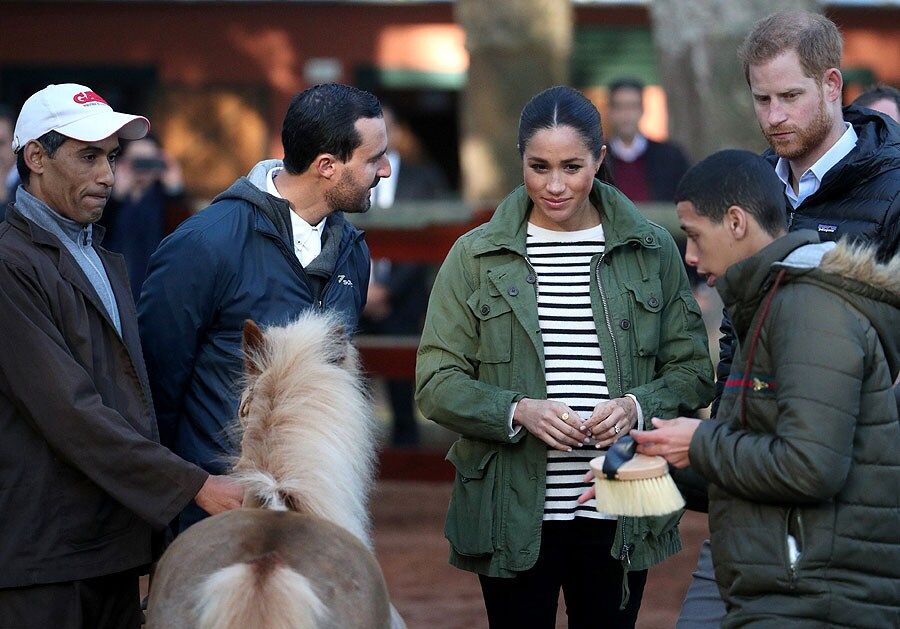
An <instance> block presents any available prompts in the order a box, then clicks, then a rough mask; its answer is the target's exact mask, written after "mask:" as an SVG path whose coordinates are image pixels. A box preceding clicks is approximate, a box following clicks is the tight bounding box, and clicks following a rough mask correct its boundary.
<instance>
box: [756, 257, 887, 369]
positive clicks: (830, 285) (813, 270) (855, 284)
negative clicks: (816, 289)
mask: <svg viewBox="0 0 900 629" xmlns="http://www.w3.org/2000/svg"><path fill="white" fill-rule="evenodd" d="M772 268H773V269H777V268H785V269H787V270H788V275H789V277H791V278H794V277H800V276H802V277H804V278H805V279H808V280H809V281H815V282H816V283H818V284H819V285H821V286H823V287H824V288H827V289H829V290H831V291H833V292H834V293H836V294H838V295H840V296H841V297H843V298H844V299H846V300H847V301H848V302H850V304H852V305H853V307H855V308H856V309H857V310H859V311H860V312H862V313H863V314H864V315H865V316H866V317H867V318H868V319H869V321H871V323H872V325H873V326H874V327H875V329H876V330H877V331H878V335H879V337H880V339H881V343H882V346H883V347H884V353H885V356H886V357H887V360H888V363H889V365H890V369H891V374H892V375H893V377H894V378H896V377H897V373H898V370H900V255H896V256H894V257H893V258H891V259H890V260H888V261H887V262H885V263H879V262H878V260H877V258H876V248H875V247H874V246H871V245H869V246H866V245H865V244H851V243H849V242H847V241H845V240H842V241H841V242H839V243H837V244H835V243H833V242H824V243H817V244H809V245H805V246H802V247H799V248H797V249H795V250H794V251H792V252H791V253H790V255H788V256H787V257H786V258H784V260H782V261H781V262H776V263H775V264H773V265H772ZM787 281H790V280H787Z"/></svg>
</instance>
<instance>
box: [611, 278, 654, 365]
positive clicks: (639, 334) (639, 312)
mask: <svg viewBox="0 0 900 629" xmlns="http://www.w3.org/2000/svg"><path fill="white" fill-rule="evenodd" d="M624 285H625V288H627V289H628V297H629V305H630V308H631V321H630V322H628V323H630V325H628V327H629V328H630V330H631V337H632V339H633V340H634V343H633V349H634V355H635V356H656V353H657V351H658V350H659V328H660V324H661V320H662V315H661V314H660V313H661V312H662V307H663V294H662V285H661V283H660V281H659V278H653V279H650V280H647V281H646V282H633V281H626V282H624ZM626 321H627V320H623V321H621V322H620V326H621V327H625V326H626Z"/></svg>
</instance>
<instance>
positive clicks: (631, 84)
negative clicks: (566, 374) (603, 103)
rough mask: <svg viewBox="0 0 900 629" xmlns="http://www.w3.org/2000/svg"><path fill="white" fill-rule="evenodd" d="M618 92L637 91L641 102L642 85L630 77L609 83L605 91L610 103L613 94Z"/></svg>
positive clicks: (642, 94)
mask: <svg viewBox="0 0 900 629" xmlns="http://www.w3.org/2000/svg"><path fill="white" fill-rule="evenodd" d="M619 90H637V92H638V94H640V95H641V100H643V97H644V84H643V82H641V81H640V80H639V79H635V78H632V77H622V78H620V79H616V80H615V81H613V82H612V83H610V84H609V87H608V88H607V90H606V91H607V94H608V95H609V100H610V101H612V97H613V94H615V93H616V92H618V91H619Z"/></svg>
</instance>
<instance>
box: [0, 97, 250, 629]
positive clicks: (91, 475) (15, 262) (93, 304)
mask: <svg viewBox="0 0 900 629" xmlns="http://www.w3.org/2000/svg"><path fill="white" fill-rule="evenodd" d="M149 126H150V125H149V123H148V122H147V119H146V118H144V117H142V116H134V115H128V114H122V113H118V112H115V111H113V110H112V108H111V107H110V106H109V105H108V104H107V103H106V101H104V100H103V98H102V97H100V96H99V95H98V94H97V93H96V92H94V91H93V90H91V89H90V88H88V87H85V86H83V85H75V84H65V85H50V86H48V87H46V88H45V89H43V90H41V91H39V92H37V93H36V94H34V95H32V96H31V97H30V98H29V99H28V100H27V101H26V102H25V104H24V105H23V107H22V111H21V113H20V114H19V118H18V120H17V122H16V126H15V131H14V134H13V141H12V148H13V150H14V151H15V152H16V166H17V169H18V171H19V175H20V177H21V180H22V185H21V186H19V188H18V189H17V190H16V196H15V203H14V204H12V205H10V206H9V208H8V209H7V214H6V220H5V221H4V222H2V223H0V329H2V330H3V334H0V434H2V435H3V439H2V440H0V529H2V530H3V535H2V536H0V566H3V568H2V570H0V627H16V628H20V627H24V628H32V627H34V628H43V627H55V628H72V629H76V628H77V629H80V628H82V627H102V628H110V627H115V628H118V627H122V628H129V629H131V628H135V629H136V628H137V627H139V626H140V622H141V611H140V600H139V594H138V576H139V574H141V571H142V569H143V568H144V567H146V566H147V565H148V564H149V563H150V562H151V561H152V560H153V556H152V555H153V553H152V551H151V532H152V531H153V530H157V531H161V530H163V529H165V527H166V526H167V524H168V523H169V522H170V521H171V520H172V519H174V517H175V516H176V515H177V514H178V513H179V512H180V511H181V510H182V509H183V508H184V507H185V506H186V505H187V504H188V503H190V502H191V501H192V500H195V501H196V503H197V504H198V505H199V506H200V507H201V508H203V509H204V510H206V511H208V512H210V513H218V512H221V511H225V510H227V509H231V508H236V507H239V506H240V504H241V500H242V493H243V492H242V490H241V489H240V488H239V487H238V486H237V485H234V484H233V483H231V482H230V481H229V480H227V479H225V478H223V477H221V476H211V475H209V474H208V473H207V472H205V471H203V470H202V469H200V468H198V467H197V466H195V465H193V464H191V463H188V462H187V461H184V460H183V459H181V458H179V457H177V456H176V455H174V454H173V453H172V452H170V451H169V450H167V449H166V448H164V447H163V446H161V445H160V444H159V433H158V429H157V425H156V418H155V416H154V412H153V406H152V403H151V397H150V390H149V385H148V380H147V374H146V368H145V366H144V360H143V357H142V355H141V346H140V340H139V338H138V329H137V320H136V315H135V308H134V304H133V302H132V297H131V290H130V288H129V286H128V279H127V272H126V269H125V264H124V260H123V259H122V256H120V255H118V254H113V253H110V252H108V251H106V250H104V249H102V248H101V247H100V241H101V240H102V237H103V233H102V228H100V227H97V226H94V225H93V223H94V222H95V221H96V220H97V219H99V218H100V216H101V215H102V213H103V209H104V207H105V205H106V201H107V199H108V198H109V195H110V191H111V189H112V185H113V182H114V180H115V160H116V156H117V155H118V153H119V138H123V139H137V138H141V137H143V136H144V135H145V134H146V133H147V130H148V129H149Z"/></svg>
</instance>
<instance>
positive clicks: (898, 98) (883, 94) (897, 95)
mask: <svg viewBox="0 0 900 629" xmlns="http://www.w3.org/2000/svg"><path fill="white" fill-rule="evenodd" d="M880 100H892V101H894V104H895V105H896V106H897V109H900V90H898V89H897V88H896V87H891V86H890V85H876V86H875V87H873V88H871V89H868V90H866V91H865V92H863V93H862V94H860V95H859V96H857V97H856V100H855V101H853V104H854V105H859V106H860V107H869V108H871V107H872V105H874V104H875V103H877V102H878V101H880Z"/></svg>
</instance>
